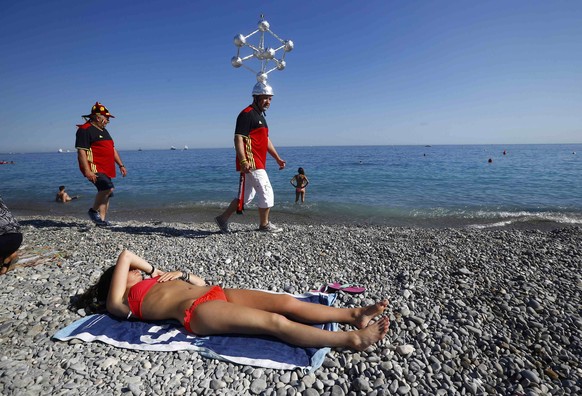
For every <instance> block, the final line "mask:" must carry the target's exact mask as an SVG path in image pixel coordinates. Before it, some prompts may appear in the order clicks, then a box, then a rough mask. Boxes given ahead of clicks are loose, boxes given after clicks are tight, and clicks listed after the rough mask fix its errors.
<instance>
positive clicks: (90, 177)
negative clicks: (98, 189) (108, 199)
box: [85, 171, 97, 183]
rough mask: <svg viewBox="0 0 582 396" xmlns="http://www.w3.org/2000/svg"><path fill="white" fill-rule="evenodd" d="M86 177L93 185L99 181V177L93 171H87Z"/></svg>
mask: <svg viewBox="0 0 582 396" xmlns="http://www.w3.org/2000/svg"><path fill="white" fill-rule="evenodd" d="M85 177H86V178H87V180H89V181H90V182H91V183H95V182H96V181H97V175H96V174H95V173H93V172H91V171H86V172H85Z"/></svg>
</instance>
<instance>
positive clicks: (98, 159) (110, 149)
mask: <svg viewBox="0 0 582 396" xmlns="http://www.w3.org/2000/svg"><path fill="white" fill-rule="evenodd" d="M114 147H115V145H114V144H113V139H111V136H110V135H109V132H107V129H103V130H100V129H99V128H97V127H95V126H94V125H93V124H91V123H90V122H86V123H85V124H83V125H81V126H79V129H77V136H76V140H75V148H76V149H77V150H85V151H87V160H88V161H89V166H90V168H91V171H92V172H94V173H104V174H106V175H107V176H109V177H110V178H114V177H115V154H114V152H115V151H114ZM79 168H80V169H81V172H82V171H83V169H82V168H81V166H80V164H79Z"/></svg>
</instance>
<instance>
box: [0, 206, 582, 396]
mask: <svg viewBox="0 0 582 396" xmlns="http://www.w3.org/2000/svg"><path fill="white" fill-rule="evenodd" d="M209 218H210V219H211V218H212V217H210V216H209ZM18 220H19V222H20V223H21V225H22V231H23V234H24V242H23V246H22V251H23V252H24V253H26V254H28V256H29V257H32V258H31V259H29V260H28V261H27V259H26V255H25V256H23V257H24V259H23V260H22V261H19V262H17V263H16V264H15V265H14V266H13V267H12V268H11V270H10V271H9V272H8V273H7V275H6V276H2V277H0V296H1V301H2V304H1V305H0V394H2V395H49V394H50V395H114V394H115V395H119V394H125V395H136V396H138V395H210V394H212V395H246V394H249V395H314V396H315V395H334V396H339V395H364V394H365V395H485V394H493V395H579V394H582V299H581V297H580V296H581V294H582V271H581V269H582V228H580V227H565V228H564V227H563V228H556V229H486V230H479V229H470V228H443V229H431V228H406V227H387V226H360V225H346V224H318V225H315V224H313V225H309V224H284V223H278V225H280V226H282V227H283V228H284V230H285V231H284V232H283V233H280V234H264V233H259V232H256V231H255V226H254V225H253V224H251V223H239V224H237V223H233V225H232V228H233V230H234V231H235V232H233V233H231V234H227V235H223V234H219V233H217V228H216V226H215V225H214V223H211V222H208V221H207V222H203V221H201V222H196V223H184V222H164V221H120V222H116V227H113V228H98V227H95V226H94V225H93V224H92V223H91V222H90V221H89V220H85V219H79V218H75V217H68V216H50V217H46V216H45V217H39V216H20V217H18ZM112 220H114V219H112ZM122 249H129V250H132V251H134V252H135V253H137V254H139V255H141V256H142V257H144V258H146V259H147V260H149V261H150V262H152V263H154V264H155V265H156V267H160V268H162V269H167V270H169V269H173V268H177V267H186V268H188V269H190V270H191V271H192V272H193V273H195V274H198V275H199V276H201V277H203V278H205V279H206V280H207V281H208V282H210V283H215V284H221V285H223V286H224V287H244V288H259V289H266V290H272V291H277V292H288V293H297V294H300V293H303V292H306V291H311V290H314V289H318V288H319V287H320V286H322V285H324V284H326V283H328V282H340V283H354V284H358V285H361V286H364V287H365V288H366V292H364V293H362V294H359V295H350V294H346V293H343V292H342V293H339V295H338V299H337V301H336V303H335V305H336V306H361V305H366V304H371V303H373V302H375V301H377V300H380V299H383V298H388V299H389V300H390V306H389V308H388V310H387V315H388V316H389V318H390V321H391V325H390V330H389V332H388V335H387V336H386V338H385V339H384V340H383V341H381V342H380V343H378V344H377V345H374V346H372V347H370V348H368V349H367V350H366V351H363V352H352V351H347V350H332V351H331V352H330V353H329V354H328V356H327V358H326V359H325V361H324V364H323V366H322V367H321V368H319V369H318V370H316V371H315V372H314V373H304V372H302V371H300V370H293V371H289V370H287V371H285V370H274V369H266V368H258V367H250V366H242V365H235V364H231V363H226V362H221V361H217V360H211V359H205V358H202V357H201V356H199V355H198V354H196V353H192V352H156V353H154V352H142V351H131V350H125V349H119V348H114V347H112V346H109V345H106V344H103V343H99V342H95V343H83V342H81V341H78V340H73V341H69V342H60V341H55V340H53V339H52V338H51V337H52V335H53V334H54V333H55V332H56V331H57V330H59V329H61V328H63V327H65V326H67V325H69V324H71V323H72V322H74V321H75V320H77V319H79V318H81V317H83V316H84V315H86V313H85V312H84V311H83V310H80V311H76V310H71V309H69V308H68V305H69V301H70V299H71V297H72V296H74V295H76V294H78V293H81V292H82V291H83V290H84V289H85V288H86V287H88V286H90V285H91V284H93V283H94V282H95V281H96V280H97V279H98V277H99V275H100V274H101V272H102V271H103V270H104V269H105V268H107V267H109V266H110V265H113V264H114V263H115V259H116V257H117V255H118V254H119V252H120V251H121V250H122ZM35 255H36V256H35ZM35 257H36V258H35ZM340 328H345V327H342V326H340Z"/></svg>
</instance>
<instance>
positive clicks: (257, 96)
mask: <svg viewBox="0 0 582 396" xmlns="http://www.w3.org/2000/svg"><path fill="white" fill-rule="evenodd" d="M272 98H273V88H271V86H270V85H268V84H266V83H257V84H256V85H255V86H254V88H253V103H252V104H251V105H249V106H247V107H246V108H245V109H244V110H243V111H241V113H240V114H239V115H238V118H237V119H236V128H235V131H234V148H235V151H236V170H237V171H239V172H241V174H242V175H241V187H242V189H241V190H242V191H240V192H239V197H238V198H235V199H233V200H232V202H231V203H230V205H229V206H228V208H226V210H225V211H224V212H223V213H222V214H221V215H220V216H217V217H216V218H215V219H214V220H215V221H216V224H218V227H219V228H220V231H221V232H223V233H228V232H230V230H229V227H228V219H229V218H230V216H231V215H232V214H233V213H234V212H235V211H237V209H238V211H239V212H240V211H242V208H243V206H244V205H247V204H249V203H250V202H251V201H252V200H253V198H254V197H255V196H256V197H257V206H258V207H259V221H260V224H259V231H263V232H281V231H283V230H282V229H281V228H279V227H277V226H275V225H274V224H273V223H271V222H270V221H269V212H270V211H271V208H272V207H273V206H274V204H275V194H274V193H273V188H272V187H271V182H270V181H269V176H268V175H267V171H266V170H265V169H266V164H267V153H269V154H270V155H271V156H272V157H273V158H274V159H275V161H277V164H279V170H281V169H284V168H285V161H284V160H282V159H281V157H279V154H278V153H277V150H276V149H275V146H273V143H271V139H269V127H268V126H267V121H266V120H265V110H267V109H268V108H269V106H270V105H271V99H272ZM241 200H242V202H241ZM243 204H244V205H243Z"/></svg>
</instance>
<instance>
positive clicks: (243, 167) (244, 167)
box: [240, 161, 252, 173]
mask: <svg viewBox="0 0 582 396" xmlns="http://www.w3.org/2000/svg"><path fill="white" fill-rule="evenodd" d="M251 169H252V166H251V163H250V162H248V161H247V162H244V163H242V164H240V170H241V171H242V172H244V173H249V172H250V171H251Z"/></svg>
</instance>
